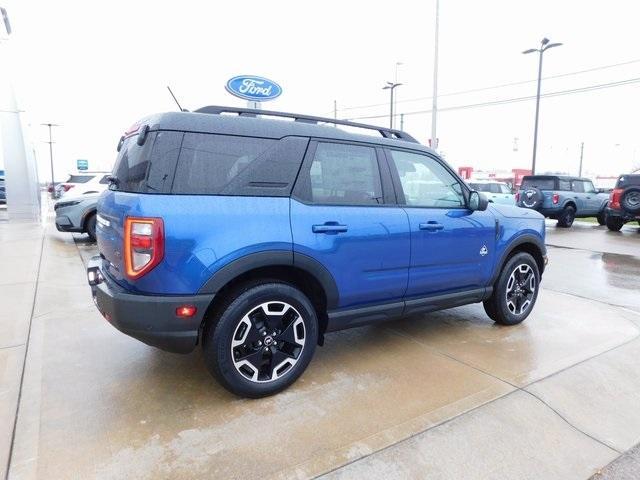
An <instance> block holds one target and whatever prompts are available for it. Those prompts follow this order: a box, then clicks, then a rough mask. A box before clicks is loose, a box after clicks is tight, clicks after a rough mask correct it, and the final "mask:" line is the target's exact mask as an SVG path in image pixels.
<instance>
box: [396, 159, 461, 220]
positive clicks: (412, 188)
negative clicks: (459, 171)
mask: <svg viewBox="0 0 640 480" xmlns="http://www.w3.org/2000/svg"><path fill="white" fill-rule="evenodd" d="M391 158H392V160H393V164H394V165H395V167H396V169H397V170H398V175H399V176H400V183H401V185H402V190H403V191H404V197H405V201H406V203H407V205H411V206H416V207H434V208H460V207H464V206H465V199H464V195H463V193H462V186H461V185H460V182H459V181H458V179H457V178H456V177H455V176H453V175H452V174H451V172H449V171H448V170H447V169H446V168H445V167H444V166H443V165H442V164H441V163H440V162H438V161H437V160H435V159H433V158H431V157H428V156H426V155H421V154H418V153H410V152H404V151H400V150H391Z"/></svg>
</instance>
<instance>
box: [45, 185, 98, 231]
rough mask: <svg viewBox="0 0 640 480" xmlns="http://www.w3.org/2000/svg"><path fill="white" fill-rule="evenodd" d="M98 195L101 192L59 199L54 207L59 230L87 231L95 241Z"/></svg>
mask: <svg viewBox="0 0 640 480" xmlns="http://www.w3.org/2000/svg"><path fill="white" fill-rule="evenodd" d="M98 197H100V194H89V195H82V196H78V197H73V198H64V199H62V200H58V201H57V202H56V203H55V205H54V207H53V208H54V210H55V212H56V228H57V229H58V231H60V232H78V233H86V234H88V235H89V237H90V238H91V240H94V241H95V239H96V205H97V203H98Z"/></svg>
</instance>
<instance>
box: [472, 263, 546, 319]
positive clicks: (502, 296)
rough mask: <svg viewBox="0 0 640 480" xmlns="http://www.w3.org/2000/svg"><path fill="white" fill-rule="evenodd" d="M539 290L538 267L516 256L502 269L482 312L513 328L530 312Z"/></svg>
mask: <svg viewBox="0 0 640 480" xmlns="http://www.w3.org/2000/svg"><path fill="white" fill-rule="evenodd" d="M539 289H540V270H539V269H538V264H537V263H536V261H535V260H534V258H533V257H532V256H531V255H530V254H528V253H526V252H520V253H516V254H515V255H514V256H512V257H511V258H510V259H509V260H508V261H507V263H506V264H505V265H504V267H502V271H501V272H500V276H499V277H498V280H497V281H496V283H495V284H494V287H493V293H492V294H491V297H489V299H487V300H485V301H484V302H483V306H484V311H485V312H486V313H487V315H488V316H489V318H491V319H492V320H493V321H494V322H496V323H499V324H500V325H517V324H518V323H520V322H522V321H523V320H524V319H525V318H527V317H528V316H529V314H530V313H531V311H532V310H533V306H534V305H535V303H536V300H537V298H538V291H539Z"/></svg>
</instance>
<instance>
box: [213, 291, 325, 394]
mask: <svg viewBox="0 0 640 480" xmlns="http://www.w3.org/2000/svg"><path fill="white" fill-rule="evenodd" d="M215 316H218V318H217V321H216V318H211V319H210V322H211V323H209V324H208V325H207V326H206V327H205V330H204V333H203V342H202V348H203V351H204V358H205V363H206V365H207V368H208V369H209V371H210V372H211V374H212V375H213V376H214V377H216V378H217V379H218V381H219V382H220V383H221V384H222V386H224V387H225V388H226V389H227V390H229V391H230V392H232V393H235V394H236V395H239V396H243V397H250V398H260V397H264V396H267V395H273V394H274V393H277V392H279V391H281V390H284V389H285V388H287V387H288V386H289V385H291V384H292V383H293V382H295V381H296V380H297V379H298V377H299V376H300V375H301V374H302V372H304V370H305V369H306V368H307V365H308V364H309V362H310V361H311V358H312V357H313V353H314V350H315V346H316V344H317V343H318V320H317V315H316V312H315V309H314V308H313V305H312V304H311V302H310V301H309V299H308V298H307V297H306V296H305V295H304V294H303V293H302V292H301V291H300V290H298V289H297V288H295V287H293V286H291V285H289V284H286V283H281V282H278V281H274V280H268V281H263V282H260V283H254V284H251V285H246V286H245V287H243V288H241V289H239V290H236V291H235V292H233V293H232V294H231V295H230V296H229V297H228V300H227V301H226V302H225V304H224V305H222V306H221V308H220V309H218V311H217V315H215ZM214 322H215V323H214Z"/></svg>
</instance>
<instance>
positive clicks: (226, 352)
mask: <svg viewBox="0 0 640 480" xmlns="http://www.w3.org/2000/svg"><path fill="white" fill-rule="evenodd" d="M269 117H271V118H269ZM274 117H275V119H274ZM282 117H285V118H289V120H293V121H284V120H283V119H282ZM277 118H280V119H279V120H278V119H277ZM327 124H335V126H328V125H327ZM343 126H348V127H353V128H355V127H357V128H360V129H361V130H362V131H365V130H366V131H368V132H369V133H372V132H373V133H375V134H376V136H372V135H360V134H353V133H349V132H347V131H345V130H343V129H342V128H335V127H343ZM118 151H119V153H118V157H117V160H116V164H115V167H114V171H113V175H112V178H111V186H110V188H109V190H108V191H107V192H106V193H104V194H103V195H102V196H101V198H100V200H99V204H98V216H97V237H98V247H99V251H100V255H99V256H98V257H94V258H93V259H92V260H91V262H90V263H89V265H88V270H87V275H88V280H89V284H90V285H91V289H92V293H93V297H94V300H95V303H96V305H97V308H98V309H99V311H100V312H101V313H102V315H103V316H104V317H105V318H106V319H107V320H108V321H109V322H110V323H111V324H112V325H113V326H114V327H116V328H117V329H119V330H121V331H122V332H124V333H126V334H128V335H130V336H132V337H134V338H136V339H138V340H141V341H143V342H145V343H147V344H149V345H152V346H155V347H159V348H161V349H164V350H168V351H172V352H182V353H185V352H190V351H192V350H193V349H194V348H195V347H196V345H198V344H199V345H201V346H202V348H203V351H204V359H205V362H206V365H207V367H208V369H209V370H210V371H211V373H212V374H213V375H214V376H215V377H216V378H217V379H218V380H219V381H220V382H221V383H222V385H224V386H225V387H226V388H227V389H229V390H230V391H232V392H234V393H236V394H238V395H242V396H247V397H260V396H264V395H269V394H272V393H275V392H277V391H280V390H282V389H284V388H286V387H287V386H288V385H290V384H291V383H293V382H294V381H295V380H296V378H298V377H299V376H300V375H301V374H302V372H303V371H304V370H305V368H306V367H307V365H308V364H309V362H310V360H311V357H312V355H313V353H314V349H315V347H316V345H318V344H319V345H322V343H323V340H324V335H325V334H326V333H327V332H331V331H335V330H340V329H345V328H350V327H355V326H359V325H364V324H367V323H373V322H380V321H384V320H387V319H391V318H394V317H399V316H403V315H409V314H415V313H424V312H431V311H434V310H439V309H443V308H449V307H455V306H459V305H464V304H469V303H475V302H483V303H484V309H485V311H486V313H487V314H488V316H489V317H490V318H492V319H493V320H494V321H495V322H497V323H500V324H504V325H514V324H517V323H520V322H522V321H523V320H524V319H525V318H526V317H527V316H528V315H529V314H530V312H531V310H532V309H533V307H534V304H535V302H536V298H537V295H538V290H539V286H540V277H541V275H542V272H543V270H544V267H545V263H546V250H545V246H544V234H545V226H544V218H543V217H542V215H540V214H539V213H537V212H534V211H532V210H525V209H521V208H517V207H515V206H512V207H510V206H499V205H493V204H492V205H488V202H487V200H486V199H485V198H484V197H483V196H481V195H480V194H478V193H477V192H474V191H471V190H470V189H469V188H468V187H467V186H466V185H465V183H464V182H463V181H462V180H461V179H460V178H459V177H458V176H457V175H456V173H455V172H454V171H453V170H452V169H451V168H450V167H449V166H448V165H447V164H446V163H445V162H444V161H443V160H442V159H441V158H440V157H439V156H438V155H437V154H436V153H435V152H434V151H432V150H430V149H429V148H427V147H424V146H422V145H420V144H419V143H417V142H416V141H415V140H414V139H413V138H412V137H410V136H409V135H408V134H406V133H404V132H400V131H396V130H389V129H386V128H382V127H374V126H370V125H363V124H356V123H352V122H346V121H339V120H333V119H326V118H318V117H310V116H302V115H293V114H285V113H278V112H268V111H262V110H246V109H234V108H223V107H205V108H202V109H200V110H198V111H197V112H191V113H187V112H179V113H178V112H174V113H163V114H159V115H154V116H150V117H147V118H145V119H143V120H141V121H140V122H138V124H136V125H135V126H134V127H132V128H131V129H129V130H128V131H127V132H126V133H125V135H124V136H123V137H122V138H121V140H120V143H119V146H118Z"/></svg>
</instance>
